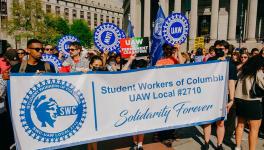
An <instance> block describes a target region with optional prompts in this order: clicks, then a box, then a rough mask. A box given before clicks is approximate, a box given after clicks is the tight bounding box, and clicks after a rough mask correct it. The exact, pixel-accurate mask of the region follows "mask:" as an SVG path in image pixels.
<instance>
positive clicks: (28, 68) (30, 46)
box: [11, 39, 55, 73]
mask: <svg viewBox="0 0 264 150" xmlns="http://www.w3.org/2000/svg"><path fill="white" fill-rule="evenodd" d="M27 52H28V53H29V56H28V60H23V61H22V62H21V63H19V64H16V65H15V66H14V67H13V68H12V69H11V72H12V73H25V72H26V73H43V72H52V73H55V68H54V67H52V66H50V64H49V63H46V62H43V61H41V57H42V54H43V52H44V48H43V46H42V42H40V41H39V40H37V39H31V40H29V41H28V42H27Z"/></svg>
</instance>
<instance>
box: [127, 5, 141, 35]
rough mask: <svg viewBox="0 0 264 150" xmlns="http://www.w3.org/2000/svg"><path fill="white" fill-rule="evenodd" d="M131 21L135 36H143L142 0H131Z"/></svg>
mask: <svg viewBox="0 0 264 150" xmlns="http://www.w3.org/2000/svg"><path fill="white" fill-rule="evenodd" d="M130 16H131V23H132V25H133V27H134V34H135V36H141V1H140V0H130Z"/></svg>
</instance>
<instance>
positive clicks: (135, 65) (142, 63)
mask: <svg viewBox="0 0 264 150" xmlns="http://www.w3.org/2000/svg"><path fill="white" fill-rule="evenodd" d="M129 66H131V67H130V68H131V69H140V68H146V67H147V66H148V62H147V61H146V60H144V59H140V60H136V54H135V53H132V54H131V55H130V57H129V59H128V61H127V63H126V64H125V66H124V67H123V69H122V71H125V70H129ZM143 141H144V134H139V135H134V136H133V143H132V145H131V147H130V149H129V150H143Z"/></svg>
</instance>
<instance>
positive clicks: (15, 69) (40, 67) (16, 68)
mask: <svg viewBox="0 0 264 150" xmlns="http://www.w3.org/2000/svg"><path fill="white" fill-rule="evenodd" d="M44 64H45V62H43V61H40V62H39V63H38V64H37V65H30V64H27V67H26V70H25V72H26V73H36V72H37V70H39V71H44V72H45V65H44ZM20 66H21V63H19V64H16V65H15V66H14V67H12V69H11V73H18V72H19V69H20ZM50 71H51V72H52V73H55V68H54V66H52V65H50Z"/></svg>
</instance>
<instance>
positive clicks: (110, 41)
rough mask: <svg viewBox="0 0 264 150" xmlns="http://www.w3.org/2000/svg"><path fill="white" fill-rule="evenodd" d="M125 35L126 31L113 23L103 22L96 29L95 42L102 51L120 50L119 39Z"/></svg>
mask: <svg viewBox="0 0 264 150" xmlns="http://www.w3.org/2000/svg"><path fill="white" fill-rule="evenodd" d="M125 37H126V35H125V32H124V31H123V30H121V29H120V28H119V27H118V26H116V25H115V24H113V23H103V24H101V25H100V26H98V27H97V28H96V29H95V30H94V44H95V46H96V47H97V48H98V49H99V50H101V51H104V50H109V51H110V52H113V51H118V50H120V43H119V40H120V39H122V38H125Z"/></svg>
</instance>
